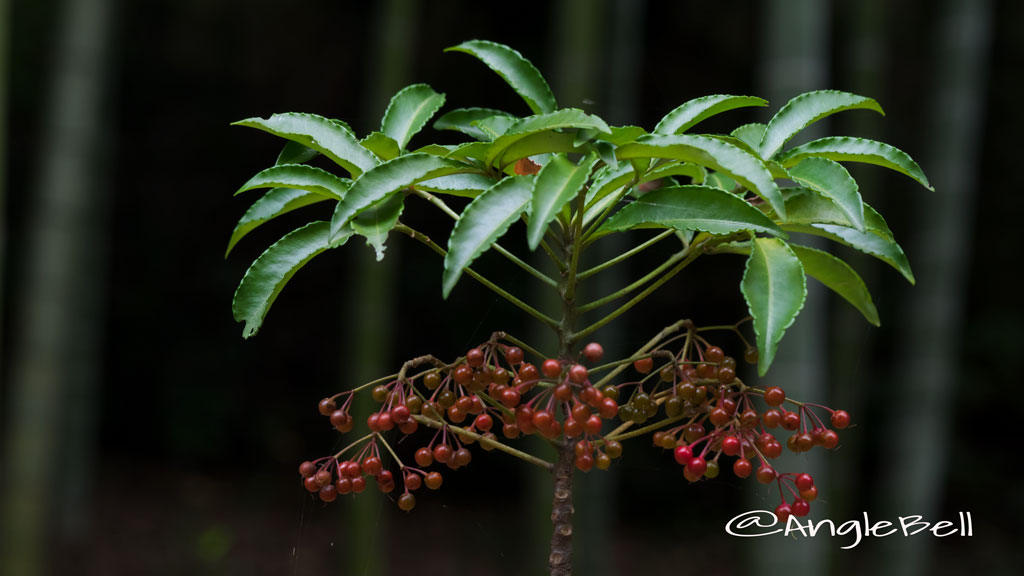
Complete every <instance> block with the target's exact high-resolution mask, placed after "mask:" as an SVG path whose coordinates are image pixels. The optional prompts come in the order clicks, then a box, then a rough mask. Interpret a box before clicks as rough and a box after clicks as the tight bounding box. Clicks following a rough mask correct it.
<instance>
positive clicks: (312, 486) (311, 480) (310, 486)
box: [302, 476, 320, 492]
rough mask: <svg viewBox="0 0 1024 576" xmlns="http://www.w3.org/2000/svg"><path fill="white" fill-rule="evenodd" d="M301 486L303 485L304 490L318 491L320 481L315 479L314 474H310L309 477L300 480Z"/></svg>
mask: <svg viewBox="0 0 1024 576" xmlns="http://www.w3.org/2000/svg"><path fill="white" fill-rule="evenodd" d="M302 486H303V487H305V488H306V490H308V491H310V492H319V491H320V483H319V482H317V481H316V477H315V476H310V477H308V478H306V479H305V480H303V481H302Z"/></svg>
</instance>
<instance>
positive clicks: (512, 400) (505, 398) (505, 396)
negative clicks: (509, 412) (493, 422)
mask: <svg viewBox="0 0 1024 576" xmlns="http://www.w3.org/2000/svg"><path fill="white" fill-rule="evenodd" d="M519 400H520V396H519V392H516V391H515V389H514V388H506V389H505V390H504V391H502V393H501V404H502V405H503V406H505V407H506V408H515V407H516V406H518V405H519Z"/></svg>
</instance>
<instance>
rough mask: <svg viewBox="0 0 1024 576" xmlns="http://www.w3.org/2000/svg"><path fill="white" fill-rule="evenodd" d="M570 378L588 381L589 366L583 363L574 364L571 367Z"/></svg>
mask: <svg viewBox="0 0 1024 576" xmlns="http://www.w3.org/2000/svg"><path fill="white" fill-rule="evenodd" d="M569 380H572V381H573V382H575V383H576V384H583V383H584V382H586V381H587V368H586V367H585V366H584V365H582V364H573V365H572V368H569ZM595 390H596V389H595Z"/></svg>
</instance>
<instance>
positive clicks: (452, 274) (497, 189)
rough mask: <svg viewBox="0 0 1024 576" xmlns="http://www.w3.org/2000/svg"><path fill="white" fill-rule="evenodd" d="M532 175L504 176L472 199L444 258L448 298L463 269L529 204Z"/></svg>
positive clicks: (454, 229) (454, 231) (442, 285)
mask: <svg viewBox="0 0 1024 576" xmlns="http://www.w3.org/2000/svg"><path fill="white" fill-rule="evenodd" d="M533 179H534V177H533V176H516V177H509V178H505V179H504V180H502V181H501V182H499V183H497V184H495V185H494V186H492V187H490V188H488V189H487V190H485V191H484V192H483V193H482V194H480V195H479V196H477V197H476V198H474V199H473V201H472V202H470V203H469V205H468V206H466V209H465V210H463V212H462V216H461V217H459V219H458V221H456V222H455V227H454V228H453V229H452V235H451V237H449V239H448V254H447V255H446V256H445V257H444V275H443V278H442V283H441V290H442V293H443V295H444V297H445V298H448V295H449V294H451V291H452V288H454V287H455V284H456V283H457V282H458V281H459V277H460V276H461V275H462V271H463V270H465V269H466V267H468V266H469V265H470V264H472V263H473V261H474V260H476V258H477V257H478V256H480V255H481V254H483V253H484V252H486V251H487V250H488V249H489V248H490V247H491V246H492V245H494V243H495V242H496V241H497V240H498V238H500V237H501V236H502V235H504V234H505V232H507V231H508V228H509V226H511V225H512V223H513V222H515V221H516V220H519V216H520V215H521V214H522V213H523V212H524V211H525V210H526V207H527V206H528V205H529V204H530V198H531V192H530V190H531V188H532V181H533Z"/></svg>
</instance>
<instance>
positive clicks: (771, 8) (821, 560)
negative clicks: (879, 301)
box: [747, 0, 831, 576]
mask: <svg viewBox="0 0 1024 576" xmlns="http://www.w3.org/2000/svg"><path fill="white" fill-rule="evenodd" d="M766 21H767V26H765V29H766V30H769V31H770V32H769V33H768V34H766V35H764V37H763V40H762V53H763V54H764V61H763V62H762V65H761V67H760V69H761V71H762V74H763V76H762V77H761V78H760V79H759V85H760V90H759V92H761V95H762V96H764V97H766V98H767V99H768V100H769V102H770V103H771V105H770V106H771V110H772V111H776V110H778V109H779V108H780V107H781V106H782V105H783V104H785V103H786V102H787V101H788V100H789V99H790V98H792V97H793V96H796V95H797V94H799V93H801V92H805V91H808V90H818V89H821V88H827V87H829V86H828V82H829V53H830V52H831V45H830V34H829V30H830V29H831V11H830V8H829V6H828V4H827V3H824V2H817V1H815V0H771V1H770V2H768V3H767V14H766ZM823 128H824V126H823V125H817V126H813V127H811V128H810V129H808V130H807V131H806V132H807V133H806V135H802V137H804V138H809V137H812V136H813V135H815V134H818V135H820V133H821V132H822V130H823ZM804 243H805V244H811V245H813V246H816V247H818V248H820V249H826V247H825V246H824V243H821V242H819V243H812V242H804ZM829 298H831V294H829V293H828V292H827V291H826V290H824V289H822V286H821V285H820V284H818V283H817V282H815V281H813V280H812V281H808V283H807V301H806V302H805V304H804V308H803V310H802V311H801V312H800V316H799V317H798V318H797V321H796V322H795V323H794V324H793V326H791V327H790V328H789V330H787V332H786V337H785V339H784V340H783V341H782V344H781V346H780V347H779V351H778V354H777V355H776V357H775V363H774V365H773V366H772V369H771V370H770V371H769V372H768V375H767V376H766V377H765V379H764V380H763V381H762V384H763V385H777V386H781V387H782V388H783V389H785V391H786V395H787V396H790V397H792V398H798V399H801V400H808V401H812V402H817V401H827V398H826V396H825V394H826V386H824V382H825V378H826V375H827V374H828V347H827V346H826V345H825V343H826V340H825V339H824V338H823V337H822V335H823V334H826V333H827V315H828V306H827V304H828V301H829ZM780 440H785V439H784V438H780ZM784 452H786V451H784ZM821 456H822V454H821V453H812V455H811V457H806V456H802V457H798V456H796V455H793V454H788V453H785V454H784V455H783V456H782V457H781V458H780V459H778V460H777V461H776V463H775V466H776V467H777V468H778V469H779V470H780V471H786V472H789V471H795V472H809V473H810V474H812V475H813V476H814V478H815V481H816V483H817V484H818V485H820V486H822V487H823V488H824V487H827V486H828V485H829V484H828V479H827V478H826V474H825V466H824V464H823V463H822V462H821ZM822 500H827V499H822ZM822 500H819V501H816V502H815V503H814V504H813V506H812V507H811V514H812V516H814V517H819V518H827V517H828V506H827V504H825V502H823V501H822ZM751 503H752V505H756V508H758V509H769V510H772V509H774V508H775V506H776V504H777V503H778V490H776V489H775V487H774V484H773V485H771V488H770V489H768V490H764V489H760V490H756V491H752V497H751ZM825 546H826V542H825V541H824V540H822V539H820V538H819V539H804V538H801V539H800V540H799V541H796V540H793V539H789V538H785V539H784V538H770V539H769V538H762V539H759V541H757V542H756V543H755V544H754V545H753V546H751V547H750V548H749V550H750V552H749V556H748V558H747V565H748V566H750V567H751V568H753V567H754V566H756V567H757V568H756V570H757V571H758V572H765V573H768V574H783V573H785V574H790V575H792V576H800V575H804V574H807V575H811V574H813V575H815V576H819V575H823V574H827V573H828V566H827V562H826V560H827V558H826V548H825ZM752 571H753V570H752Z"/></svg>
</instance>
